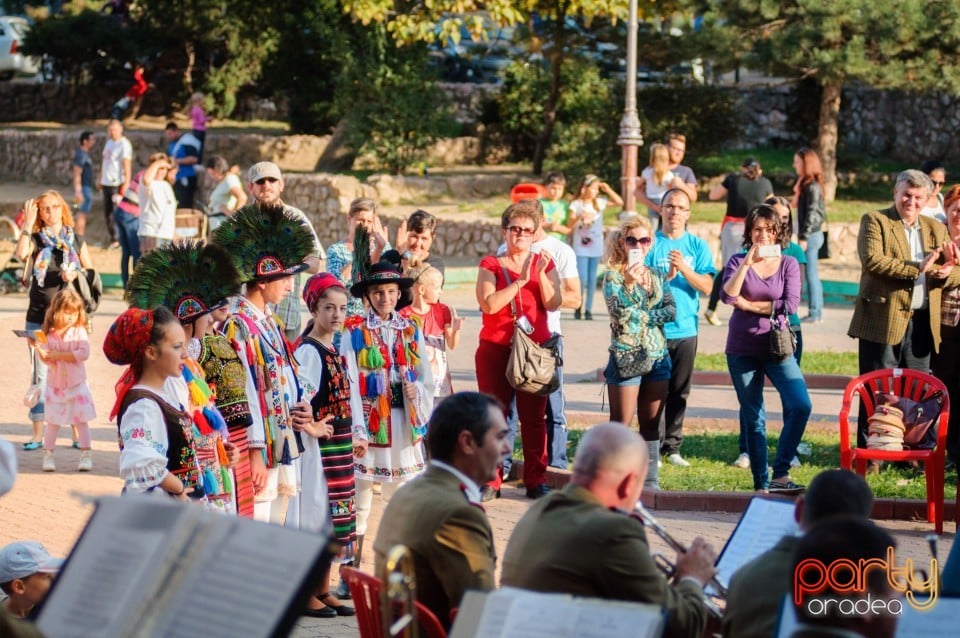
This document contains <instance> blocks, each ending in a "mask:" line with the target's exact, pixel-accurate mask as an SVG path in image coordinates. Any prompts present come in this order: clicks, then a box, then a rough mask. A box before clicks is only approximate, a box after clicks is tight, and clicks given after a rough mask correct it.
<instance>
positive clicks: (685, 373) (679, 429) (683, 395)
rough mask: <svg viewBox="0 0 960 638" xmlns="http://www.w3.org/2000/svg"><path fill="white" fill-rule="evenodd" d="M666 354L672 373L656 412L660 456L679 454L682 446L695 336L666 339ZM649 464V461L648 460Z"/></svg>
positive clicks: (695, 342)
mask: <svg viewBox="0 0 960 638" xmlns="http://www.w3.org/2000/svg"><path fill="white" fill-rule="evenodd" d="M667 351H668V353H669V354H670V361H671V363H672V364H673V370H672V371H671V372H670V382H669V383H668V384H667V399H666V400H665V401H664V404H663V410H661V411H660V454H663V455H664V456H666V455H670V454H674V453H679V452H680V446H681V445H682V444H683V420H684V419H685V418H686V415H687V397H689V396H690V386H691V385H693V364H694V360H695V359H696V358H697V337H696V336H693V337H687V338H686V339H668V340H667ZM651 462H652V461H651Z"/></svg>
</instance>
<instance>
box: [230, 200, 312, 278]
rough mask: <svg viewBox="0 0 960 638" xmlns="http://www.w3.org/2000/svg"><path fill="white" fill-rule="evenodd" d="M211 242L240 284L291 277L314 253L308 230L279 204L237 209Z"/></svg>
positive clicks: (299, 270)
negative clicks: (231, 265)
mask: <svg viewBox="0 0 960 638" xmlns="http://www.w3.org/2000/svg"><path fill="white" fill-rule="evenodd" d="M213 243H215V244H217V245H218V246H220V247H222V248H223V249H224V250H226V251H227V252H228V253H230V255H231V256H232V257H233V261H234V263H235V264H236V265H237V268H238V269H239V270H240V277H241V279H242V280H243V281H244V282H252V281H269V280H270V279H276V278H278V277H285V276H287V275H295V274H296V273H298V272H301V271H303V270H306V268H307V264H306V263H304V260H305V259H306V258H307V257H309V256H310V255H311V253H313V251H314V242H313V235H312V234H311V232H310V229H309V228H307V226H306V225H304V223H303V220H302V219H301V218H300V217H298V216H296V215H295V214H293V213H291V212H289V211H287V210H286V209H284V207H283V206H282V205H276V206H270V205H264V204H256V203H255V204H249V205H247V206H244V207H243V208H240V209H238V210H237V211H236V212H235V213H234V214H233V217H231V218H229V219H228V220H227V221H225V222H224V223H223V224H222V225H221V226H220V227H219V228H217V230H216V231H215V232H214V234H213Z"/></svg>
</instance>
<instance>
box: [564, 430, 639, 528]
mask: <svg viewBox="0 0 960 638" xmlns="http://www.w3.org/2000/svg"><path fill="white" fill-rule="evenodd" d="M649 463H650V457H649V455H648V454H647V444H646V443H645V442H644V440H643V438H641V436H640V435H639V434H638V433H636V432H634V431H633V430H631V429H629V428H628V427H627V426H625V425H623V424H622V423H615V422H610V423H601V424H600V425H595V426H593V427H592V428H590V430H589V431H588V432H587V433H586V434H585V435H584V436H583V438H582V439H580V444H579V445H578V446H577V456H576V458H575V459H574V461H573V475H572V476H571V478H570V480H571V481H572V482H573V483H574V484H575V485H579V486H580V487H584V488H586V489H588V490H590V491H591V492H592V493H593V494H594V495H595V496H597V497H598V498H600V500H601V501H603V503H604V504H605V505H606V506H608V507H620V508H622V509H633V506H634V505H635V504H636V501H637V499H638V498H640V491H641V490H642V488H643V481H644V479H646V477H647V467H648V465H649Z"/></svg>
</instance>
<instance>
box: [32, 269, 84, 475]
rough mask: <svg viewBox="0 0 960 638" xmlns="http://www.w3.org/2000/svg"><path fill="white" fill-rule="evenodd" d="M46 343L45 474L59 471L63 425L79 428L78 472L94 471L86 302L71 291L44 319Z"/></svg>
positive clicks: (53, 304)
mask: <svg viewBox="0 0 960 638" xmlns="http://www.w3.org/2000/svg"><path fill="white" fill-rule="evenodd" d="M43 333H44V335H45V337H46V344H43V345H41V344H37V351H38V355H39V357H40V360H41V361H43V362H44V363H45V364H46V365H47V368H48V373H47V387H46V390H45V391H44V397H43V400H44V405H45V407H46V416H47V425H46V428H45V430H44V433H43V471H44V472H53V471H55V470H56V469H57V467H56V463H54V460H53V449H54V446H55V445H56V442H57V433H58V432H59V431H60V426H61V425H72V426H76V428H77V433H78V435H79V441H80V463H79V465H78V466H77V470H78V471H80V472H89V471H90V470H92V469H93V455H92V453H91V452H90V426H89V422H90V420H91V419H94V418H96V413H95V412H94V409H93V396H92V395H91V393H90V386H89V385H87V372H86V369H85V368H84V364H83V362H84V361H86V360H87V359H88V358H89V357H90V344H89V343H88V342H87V313H86V312H84V309H83V299H81V297H80V295H79V293H77V291H76V290H74V289H73V288H72V287H71V288H64V289H63V290H61V291H60V292H58V293H57V294H56V296H55V297H54V298H53V301H52V302H51V303H50V308H48V309H47V314H46V317H45V318H44V320H43Z"/></svg>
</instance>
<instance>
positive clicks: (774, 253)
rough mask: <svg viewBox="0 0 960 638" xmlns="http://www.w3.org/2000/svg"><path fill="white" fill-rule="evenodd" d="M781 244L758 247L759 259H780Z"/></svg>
mask: <svg viewBox="0 0 960 638" xmlns="http://www.w3.org/2000/svg"><path fill="white" fill-rule="evenodd" d="M779 256H780V244H765V245H763V246H758V247H757V257H764V258H766V257H779Z"/></svg>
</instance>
